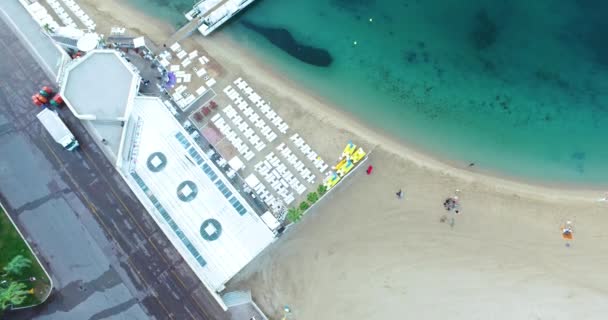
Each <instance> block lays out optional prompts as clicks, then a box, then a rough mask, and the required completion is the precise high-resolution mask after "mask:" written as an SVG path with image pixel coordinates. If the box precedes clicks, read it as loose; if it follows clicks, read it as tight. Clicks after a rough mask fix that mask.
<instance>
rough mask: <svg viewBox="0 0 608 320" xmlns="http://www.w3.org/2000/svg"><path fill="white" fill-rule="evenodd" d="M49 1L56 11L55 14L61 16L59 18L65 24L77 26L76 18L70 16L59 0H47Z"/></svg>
mask: <svg viewBox="0 0 608 320" xmlns="http://www.w3.org/2000/svg"><path fill="white" fill-rule="evenodd" d="M47 3H48V4H49V6H50V7H51V9H53V11H55V14H56V15H57V16H58V17H59V20H61V22H62V23H63V25H64V26H69V27H72V28H76V27H77V26H76V23H75V22H74V19H72V17H70V14H69V13H67V12H66V11H65V9H64V8H63V6H61V4H60V3H59V1H57V0H47Z"/></svg>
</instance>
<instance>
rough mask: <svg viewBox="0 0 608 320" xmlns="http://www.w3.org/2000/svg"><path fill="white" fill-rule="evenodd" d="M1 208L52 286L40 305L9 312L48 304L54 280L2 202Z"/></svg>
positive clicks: (0, 203)
mask: <svg viewBox="0 0 608 320" xmlns="http://www.w3.org/2000/svg"><path fill="white" fill-rule="evenodd" d="M0 208H1V209H2V210H3V211H4V214H5V215H6V216H7V217H8V221H10V222H11V223H12V224H13V227H14V228H15V230H17V233H18V234H19V236H20V237H21V239H23V242H24V243H25V245H26V246H27V248H28V249H29V250H30V252H31V253H32V255H33V256H34V258H35V259H36V262H38V264H39V265H40V268H41V269H42V271H44V274H46V277H47V278H48V279H49V284H50V288H49V290H48V292H47V294H46V297H44V299H41V301H40V303H38V304H34V305H31V306H24V307H18V308H12V307H11V308H10V309H8V310H21V309H26V308H32V307H35V306H39V305H41V304H43V303H44V302H46V300H47V299H48V298H49V296H50V295H51V292H53V288H54V287H55V285H54V284H53V279H52V278H51V275H50V274H49V272H48V271H47V270H46V269H45V268H44V264H42V262H41V261H40V258H38V255H37V254H36V253H35V252H34V250H33V249H32V247H31V246H30V244H29V242H28V241H27V240H26V239H25V237H24V236H23V233H21V230H19V227H17V225H16V224H15V221H13V218H11V216H10V215H9V214H8V210H6V208H5V207H4V205H3V204H2V202H0Z"/></svg>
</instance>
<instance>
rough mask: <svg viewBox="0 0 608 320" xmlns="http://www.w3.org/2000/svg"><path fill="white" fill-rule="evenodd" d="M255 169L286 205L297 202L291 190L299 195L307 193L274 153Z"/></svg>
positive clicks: (304, 187)
mask: <svg viewBox="0 0 608 320" xmlns="http://www.w3.org/2000/svg"><path fill="white" fill-rule="evenodd" d="M254 168H255V170H256V171H257V172H258V173H260V174H261V175H262V176H263V177H264V179H265V180H266V182H267V183H268V184H269V185H270V186H271V188H272V189H273V190H274V191H275V192H276V193H277V194H278V195H279V196H280V197H281V198H282V199H283V201H284V202H285V204H286V205H290V204H291V203H293V201H294V200H295V197H294V194H293V192H292V191H290V189H292V190H294V191H295V192H297V193H298V194H299V195H301V194H303V193H304V192H305V191H306V186H304V185H303V184H302V183H300V181H298V179H297V178H296V177H295V176H294V175H293V173H291V171H289V169H288V168H287V166H285V164H283V163H281V160H280V159H279V158H277V157H276V156H275V155H274V153H273V152H271V153H269V154H268V155H266V159H265V160H262V161H260V162H259V163H258V164H256V165H255V167H254Z"/></svg>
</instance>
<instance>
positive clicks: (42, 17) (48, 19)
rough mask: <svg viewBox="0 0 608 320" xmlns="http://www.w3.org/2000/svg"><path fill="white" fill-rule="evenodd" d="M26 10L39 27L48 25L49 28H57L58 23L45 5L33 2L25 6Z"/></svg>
mask: <svg viewBox="0 0 608 320" xmlns="http://www.w3.org/2000/svg"><path fill="white" fill-rule="evenodd" d="M26 10H27V11H28V12H29V13H30V15H31V16H32V17H33V18H34V20H36V22H38V25H40V26H41V27H44V26H48V27H49V28H51V29H53V30H56V29H57V28H59V23H57V21H55V19H54V18H53V17H52V16H51V15H50V14H49V12H48V11H47V10H46V8H45V7H43V6H42V5H41V4H40V3H38V2H34V3H32V4H30V5H29V6H27V7H26Z"/></svg>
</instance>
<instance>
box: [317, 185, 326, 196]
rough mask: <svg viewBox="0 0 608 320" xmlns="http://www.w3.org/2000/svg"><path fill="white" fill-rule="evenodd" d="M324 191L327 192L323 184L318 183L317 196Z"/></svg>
mask: <svg viewBox="0 0 608 320" xmlns="http://www.w3.org/2000/svg"><path fill="white" fill-rule="evenodd" d="M325 192H327V187H326V186H324V185H322V184H321V185H319V188H317V193H318V194H319V197H321V196H322V195H324V194H325Z"/></svg>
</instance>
